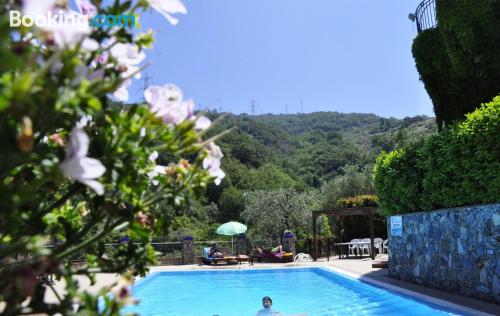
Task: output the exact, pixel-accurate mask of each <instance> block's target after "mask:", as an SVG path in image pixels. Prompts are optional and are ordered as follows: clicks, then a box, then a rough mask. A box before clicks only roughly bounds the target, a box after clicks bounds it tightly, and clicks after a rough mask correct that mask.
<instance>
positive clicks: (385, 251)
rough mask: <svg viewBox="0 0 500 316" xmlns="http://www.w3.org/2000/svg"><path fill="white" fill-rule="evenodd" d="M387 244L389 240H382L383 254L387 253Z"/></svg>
mask: <svg viewBox="0 0 500 316" xmlns="http://www.w3.org/2000/svg"><path fill="white" fill-rule="evenodd" d="M388 243H389V239H386V240H384V242H383V243H382V251H383V253H389V246H388V245H387V244H388Z"/></svg>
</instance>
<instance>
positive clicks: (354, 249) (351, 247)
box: [349, 239, 361, 255]
mask: <svg viewBox="0 0 500 316" xmlns="http://www.w3.org/2000/svg"><path fill="white" fill-rule="evenodd" d="M360 241H361V240H360V239H353V240H351V242H360ZM354 252H356V255H357V254H358V252H359V245H349V254H350V255H354V254H355V253H354Z"/></svg>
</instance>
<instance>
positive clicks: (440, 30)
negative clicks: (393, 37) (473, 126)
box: [412, 0, 500, 129]
mask: <svg viewBox="0 0 500 316" xmlns="http://www.w3.org/2000/svg"><path fill="white" fill-rule="evenodd" d="M436 16H437V20H438V26H437V27H436V28H435V29H429V30H426V31H424V32H422V33H420V34H419V35H418V36H417V37H416V38H415V40H414V42H413V47H412V53H413V57H414V58H415V63H416V67H417V70H418V71H419V73H420V77H421V80H422V81H423V82H424V85H425V88H426V90H427V92H428V93H429V96H430V97H431V100H432V102H433V104H434V112H435V114H436V122H437V124H438V127H439V128H440V129H442V127H443V126H449V125H450V124H451V123H452V122H454V121H456V120H463V119H465V114H467V113H470V112H472V111H473V110H474V109H476V108H477V107H479V106H480V104H481V103H484V102H487V101H489V100H491V99H492V98H493V97H494V96H495V95H497V94H498V93H500V54H499V53H498V52H499V51H500V32H499V31H498V30H500V1H499V0H491V1H474V0H454V1H446V0H436Z"/></svg>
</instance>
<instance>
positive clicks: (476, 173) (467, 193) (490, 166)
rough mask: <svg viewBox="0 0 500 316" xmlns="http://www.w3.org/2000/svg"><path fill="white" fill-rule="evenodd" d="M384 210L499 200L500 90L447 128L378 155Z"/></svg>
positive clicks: (394, 211) (379, 192) (377, 182)
mask: <svg viewBox="0 0 500 316" xmlns="http://www.w3.org/2000/svg"><path fill="white" fill-rule="evenodd" d="M374 181H375V189H376V191H377V195H378V196H379V199H380V200H379V206H380V209H381V210H382V211H383V212H385V214H387V215H390V214H401V213H408V212H415V211H428V210H433V209H439V208H445V207H457V206H464V205H471V204H478V203H494V202H498V201H500V96H498V97H495V98H494V99H493V101H492V102H490V103H487V104H483V105H482V106H481V108H479V109H477V110H475V111H474V112H472V113H470V114H468V115H467V119H466V120H465V121H464V122H462V123H459V124H457V125H456V126H454V127H452V128H450V130H449V131H446V132H443V133H441V134H439V135H434V136H431V137H430V138H429V139H427V141H425V142H420V143H419V144H415V145H414V146H411V147H404V148H401V149H398V150H395V151H392V152H389V153H382V154H381V155H380V156H379V157H378V158H377V163H376V165H375V168H374Z"/></svg>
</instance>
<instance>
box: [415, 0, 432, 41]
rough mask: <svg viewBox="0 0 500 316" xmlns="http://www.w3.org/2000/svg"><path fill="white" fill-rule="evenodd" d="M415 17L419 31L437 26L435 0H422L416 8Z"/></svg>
mask: <svg viewBox="0 0 500 316" xmlns="http://www.w3.org/2000/svg"><path fill="white" fill-rule="evenodd" d="M415 18H416V22H417V32H418V33H421V32H423V31H425V30H427V29H431V28H434V27H436V25H437V19H436V2H435V0H424V1H422V2H421V3H420V4H419V5H418V7H417V9H416V10H415Z"/></svg>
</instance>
